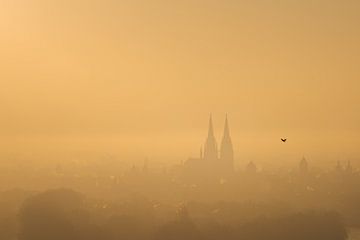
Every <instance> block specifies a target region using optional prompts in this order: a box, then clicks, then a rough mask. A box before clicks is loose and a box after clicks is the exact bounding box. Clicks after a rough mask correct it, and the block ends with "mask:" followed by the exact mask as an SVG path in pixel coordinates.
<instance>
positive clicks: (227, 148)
mask: <svg viewBox="0 0 360 240" xmlns="http://www.w3.org/2000/svg"><path fill="white" fill-rule="evenodd" d="M220 160H221V162H222V164H223V166H224V170H226V171H233V169H234V150H233V145H232V141H231V137H230V130H229V122H228V117H227V115H226V117H225V126H224V134H223V138H222V141H221V149H220Z"/></svg>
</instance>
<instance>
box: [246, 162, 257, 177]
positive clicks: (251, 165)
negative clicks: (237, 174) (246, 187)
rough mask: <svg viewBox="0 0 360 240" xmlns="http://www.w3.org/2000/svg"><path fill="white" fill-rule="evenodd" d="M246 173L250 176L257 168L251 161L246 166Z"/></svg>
mask: <svg viewBox="0 0 360 240" xmlns="http://www.w3.org/2000/svg"><path fill="white" fill-rule="evenodd" d="M246 171H247V172H248V173H251V174H252V173H256V172H257V167H256V165H255V163H254V162H253V161H250V162H249V164H248V165H247V166H246Z"/></svg>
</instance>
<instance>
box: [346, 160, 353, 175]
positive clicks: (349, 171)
mask: <svg viewBox="0 0 360 240" xmlns="http://www.w3.org/2000/svg"><path fill="white" fill-rule="evenodd" d="M345 171H346V172H347V173H352V172H353V167H352V165H351V162H350V160H349V161H348V162H347V165H346V169H345Z"/></svg>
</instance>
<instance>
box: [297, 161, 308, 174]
mask: <svg viewBox="0 0 360 240" xmlns="http://www.w3.org/2000/svg"><path fill="white" fill-rule="evenodd" d="M308 171H309V164H308V162H307V161H306V158H305V157H303V158H302V159H301V161H300V163H299V172H300V173H301V174H307V173H308Z"/></svg>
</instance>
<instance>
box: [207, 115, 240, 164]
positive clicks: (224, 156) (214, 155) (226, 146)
mask: <svg viewBox="0 0 360 240" xmlns="http://www.w3.org/2000/svg"><path fill="white" fill-rule="evenodd" d="M201 152H202V151H201ZM201 154H202V153H201ZM218 155H219V154H218V146H217V143H216V139H215V135H214V127H213V121H212V115H211V114H210V119H209V130H208V136H207V139H206V142H205V147H204V156H203V157H202V156H201V157H202V158H204V159H205V160H210V161H212V160H219V159H220V160H221V161H225V162H233V158H234V156H233V155H234V154H233V146H232V141H231V137H230V130H229V123H228V117H227V115H226V117H225V126H224V134H223V138H222V141H221V148H220V158H219V156H218Z"/></svg>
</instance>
